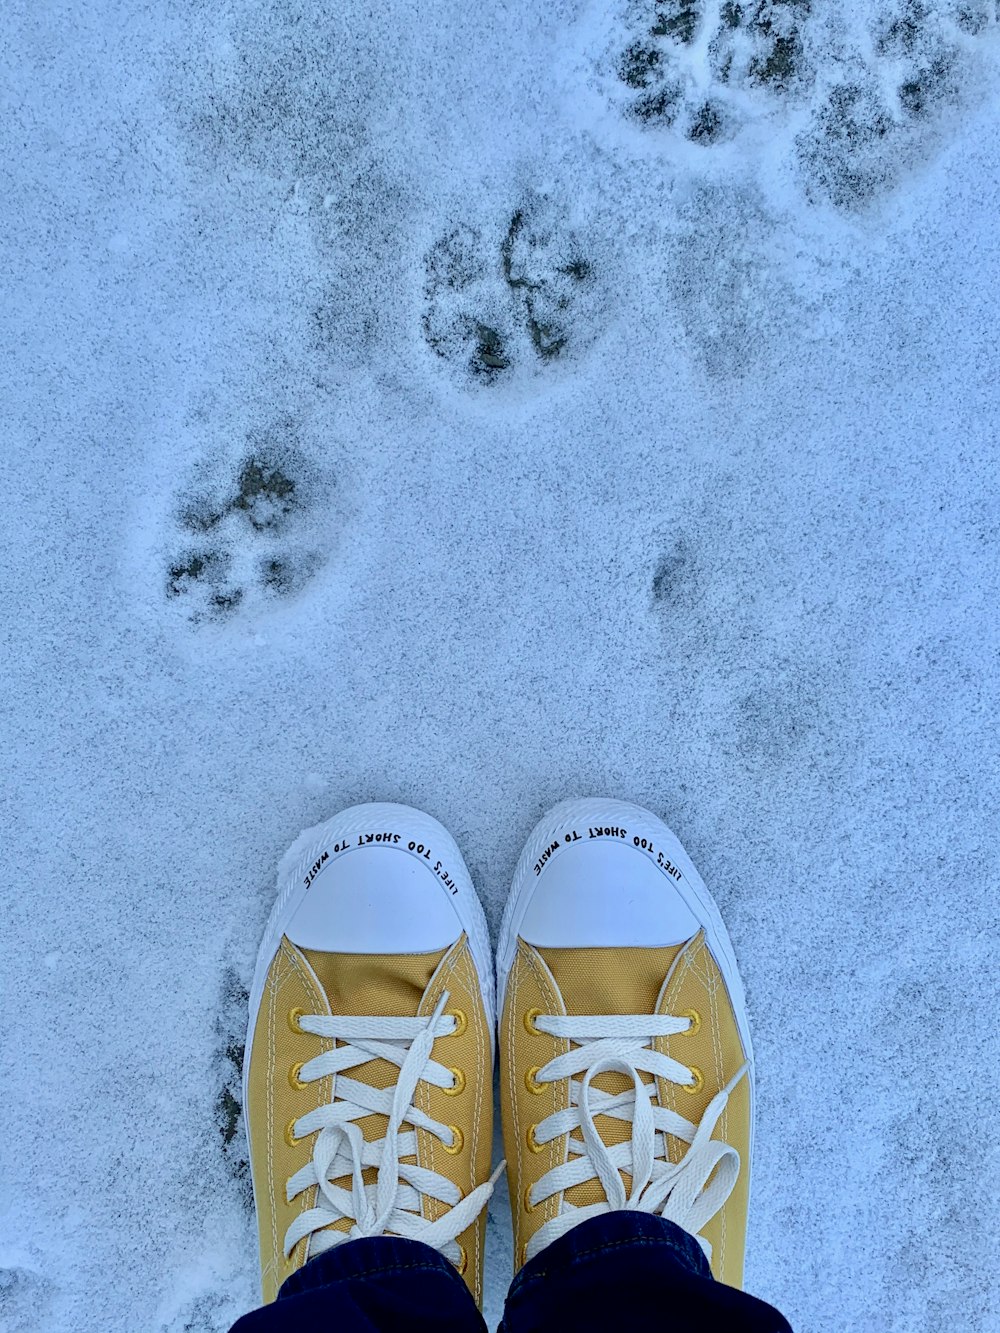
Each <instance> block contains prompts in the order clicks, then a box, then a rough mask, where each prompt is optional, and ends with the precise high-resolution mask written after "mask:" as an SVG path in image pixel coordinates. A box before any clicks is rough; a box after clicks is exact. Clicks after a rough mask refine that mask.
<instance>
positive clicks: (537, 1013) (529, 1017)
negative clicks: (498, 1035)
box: [524, 1009, 543, 1037]
mask: <svg viewBox="0 0 1000 1333" xmlns="http://www.w3.org/2000/svg"><path fill="white" fill-rule="evenodd" d="M542 1016H543V1015H542V1010H541V1009H529V1010H528V1012H527V1013H526V1014H525V1015H524V1030H525V1031H526V1032H527V1033H529V1034H530V1035H531V1036H532V1037H537V1036H540V1035H541V1034H540V1033H539V1030H538V1028H536V1027H535V1019H536V1018H541V1017H542Z"/></svg>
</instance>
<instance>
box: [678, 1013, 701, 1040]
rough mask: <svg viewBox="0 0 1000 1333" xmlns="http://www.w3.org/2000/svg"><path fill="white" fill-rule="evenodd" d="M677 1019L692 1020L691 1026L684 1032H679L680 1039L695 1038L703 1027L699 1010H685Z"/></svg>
mask: <svg viewBox="0 0 1000 1333" xmlns="http://www.w3.org/2000/svg"><path fill="white" fill-rule="evenodd" d="M677 1017H678V1018H689V1019H690V1020H691V1026H690V1027H689V1028H685V1029H684V1031H683V1032H678V1033H677V1035H678V1037H693V1036H694V1034H695V1033H696V1032H697V1031H698V1029H699V1028H700V1027H701V1014H699V1012H698V1010H697V1009H684V1010H682V1011H681V1013H679V1014H678V1015H677Z"/></svg>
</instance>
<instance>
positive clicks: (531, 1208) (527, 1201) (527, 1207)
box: [524, 1185, 541, 1213]
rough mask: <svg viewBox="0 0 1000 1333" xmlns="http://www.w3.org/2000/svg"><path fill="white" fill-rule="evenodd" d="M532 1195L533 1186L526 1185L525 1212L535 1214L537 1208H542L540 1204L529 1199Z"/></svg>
mask: <svg viewBox="0 0 1000 1333" xmlns="http://www.w3.org/2000/svg"><path fill="white" fill-rule="evenodd" d="M530 1194H531V1186H530V1185H525V1187H524V1211H525V1212H526V1213H533V1212H534V1211H535V1209H536V1208H539V1207H540V1206H541V1205H540V1204H537V1203H532V1202H531V1199H530V1198H529V1195H530Z"/></svg>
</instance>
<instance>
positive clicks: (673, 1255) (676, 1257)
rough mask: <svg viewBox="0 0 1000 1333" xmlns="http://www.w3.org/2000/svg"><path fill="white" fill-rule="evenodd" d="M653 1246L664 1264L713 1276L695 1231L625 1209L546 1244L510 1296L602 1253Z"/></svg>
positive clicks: (516, 1282)
mask: <svg viewBox="0 0 1000 1333" xmlns="http://www.w3.org/2000/svg"><path fill="white" fill-rule="evenodd" d="M651 1247H655V1248H656V1249H658V1250H659V1252H660V1254H659V1258H660V1260H661V1262H662V1263H663V1264H664V1266H669V1267H670V1268H672V1269H673V1270H674V1271H675V1272H682V1273H690V1274H692V1275H693V1276H695V1277H700V1278H707V1279H708V1280H709V1281H711V1279H712V1269H711V1267H710V1265H709V1262H708V1260H707V1259H706V1258H705V1253H704V1251H703V1250H702V1248H701V1246H700V1245H699V1244H698V1242H697V1241H696V1240H695V1238H694V1236H692V1235H691V1234H690V1232H687V1231H685V1230H684V1228H683V1227H679V1226H677V1224H676V1223H675V1222H668V1221H667V1219H666V1218H664V1217H655V1216H654V1215H653V1214H652V1213H640V1212H631V1211H629V1212H626V1211H622V1212H613V1213H604V1214H603V1215H602V1216H600V1217H591V1218H589V1219H588V1220H587V1221H586V1222H581V1223H580V1225H579V1226H575V1227H573V1228H572V1230H571V1231H567V1232H566V1234H565V1235H564V1236H560V1237H559V1238H558V1239H557V1240H554V1241H553V1242H552V1243H551V1245H546V1247H545V1249H544V1250H542V1251H541V1253H540V1254H536V1255H535V1257H534V1259H530V1260H529V1261H528V1262H527V1263H526V1264H525V1265H524V1267H523V1268H522V1269H521V1270H520V1272H519V1273H518V1274H517V1276H516V1277H515V1278H514V1281H513V1283H512V1284H511V1288H510V1295H509V1296H508V1300H511V1301H513V1300H516V1299H517V1298H518V1297H519V1296H521V1295H522V1294H525V1293H527V1291H528V1290H529V1289H530V1288H531V1287H532V1286H534V1285H535V1284H537V1283H540V1282H544V1281H546V1280H547V1279H548V1278H550V1277H551V1276H552V1275H553V1274H555V1273H568V1272H569V1271H570V1270H571V1269H573V1268H576V1267H578V1266H580V1265H582V1264H588V1263H591V1262H592V1261H593V1260H594V1259H595V1258H596V1257H597V1256H598V1255H602V1256H610V1255H612V1254H615V1253H617V1254H621V1253H622V1252H623V1251H625V1250H628V1249H631V1250H632V1251H633V1252H635V1251H639V1250H649V1249H650V1248H651Z"/></svg>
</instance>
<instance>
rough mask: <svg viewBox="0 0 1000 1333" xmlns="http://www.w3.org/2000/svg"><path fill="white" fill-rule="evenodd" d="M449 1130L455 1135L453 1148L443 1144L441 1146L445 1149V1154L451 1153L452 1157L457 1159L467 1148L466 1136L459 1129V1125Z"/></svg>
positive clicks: (452, 1126)
mask: <svg viewBox="0 0 1000 1333" xmlns="http://www.w3.org/2000/svg"><path fill="white" fill-rule="evenodd" d="M448 1128H449V1129H450V1130H451V1132H452V1134H453V1135H454V1138H453V1140H452V1144H451V1147H450V1148H449V1147H448V1145H447V1143H443V1144H442V1145H441V1146H442V1148H444V1150H445V1152H450V1153H451V1155H452V1156H453V1157H455V1156H457V1155H458V1154H459V1153H460V1152H461V1151H462V1149H463V1148H464V1147H465V1135H464V1134H463V1133H462V1131H461V1130H460V1129H459V1127H458V1126H457V1125H449V1126H448Z"/></svg>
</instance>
